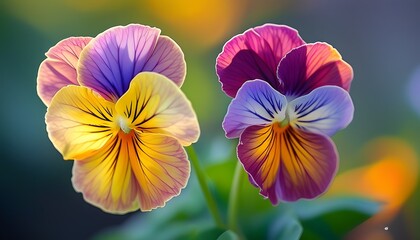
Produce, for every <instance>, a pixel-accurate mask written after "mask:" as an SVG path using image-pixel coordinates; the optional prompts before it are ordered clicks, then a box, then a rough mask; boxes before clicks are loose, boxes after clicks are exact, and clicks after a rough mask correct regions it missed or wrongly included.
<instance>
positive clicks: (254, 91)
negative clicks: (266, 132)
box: [223, 80, 287, 138]
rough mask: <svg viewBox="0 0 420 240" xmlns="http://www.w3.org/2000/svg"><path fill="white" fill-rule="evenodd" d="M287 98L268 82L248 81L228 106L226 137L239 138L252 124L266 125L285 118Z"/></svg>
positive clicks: (225, 122) (224, 126)
mask: <svg viewBox="0 0 420 240" xmlns="http://www.w3.org/2000/svg"><path fill="white" fill-rule="evenodd" d="M286 104H287V100H286V98H285V97H284V96H283V95H282V94H281V93H279V92H277V91H276V90H275V89H274V88H272V87H271V86H270V85H269V84H268V83H267V82H265V81H262V80H251V81H247V82H246V83H245V84H244V85H243V86H242V87H241V88H240V89H239V91H238V94H237V95H236V97H235V98H234V99H233V100H232V102H231V103H230V105H229V107H228V111H227V114H226V116H225V119H224V121H223V129H224V130H225V132H226V137H228V138H237V137H239V135H240V134H241V133H242V132H243V131H244V130H245V128H247V127H249V126H252V125H266V124H270V123H272V122H273V121H278V122H281V121H283V119H284V118H285V112H286Z"/></svg>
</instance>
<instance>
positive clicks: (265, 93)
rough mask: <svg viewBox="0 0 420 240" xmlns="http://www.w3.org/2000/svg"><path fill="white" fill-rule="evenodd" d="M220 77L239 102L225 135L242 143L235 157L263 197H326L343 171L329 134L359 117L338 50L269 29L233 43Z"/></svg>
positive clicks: (349, 76) (348, 71)
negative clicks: (339, 172)
mask: <svg viewBox="0 0 420 240" xmlns="http://www.w3.org/2000/svg"><path fill="white" fill-rule="evenodd" d="M216 71H217V75H218V77H219V80H220V82H221V84H222V89H223V91H224V92H225V93H226V94H227V95H228V96H230V97H232V98H234V99H233V100H232V102H231V103H230V105H229V108H228V111H227V114H226V116H225V119H224V121H223V129H224V130H225V132H226V136H227V137H228V138H239V144H238V148H237V154H238V158H239V160H240V161H241V163H242V165H243V167H244V168H245V170H246V172H247V173H248V175H249V177H250V180H251V182H252V183H253V184H254V185H256V186H257V187H259V188H260V194H261V195H263V196H265V197H267V198H269V199H270V201H271V202H272V203H273V204H277V203H278V201H279V200H282V201H296V200H298V199H301V198H306V199H312V198H315V197H317V196H319V195H320V194H322V193H324V192H325V191H326V189H327V188H328V186H329V185H330V183H331V181H332V179H333V177H334V176H335V174H336V171H337V167H338V154H337V150H336V147H335V145H334V143H333V142H332V141H331V139H330V136H332V135H333V134H335V133H336V132H337V131H339V130H341V129H343V128H345V127H346V126H347V125H348V124H349V123H350V122H351V120H352V118H353V112H354V108H353V103H352V100H351V98H350V95H349V94H348V90H349V88H350V83H351V81H352V79H353V70H352V68H351V66H350V65H349V64H347V63H346V62H344V61H343V60H342V58H341V56H340V54H339V53H338V52H337V50H336V49H334V48H333V47H332V46H330V45H328V44H327V43H319V42H318V43H313V44H306V43H305V42H304V41H303V40H302V39H301V38H300V36H299V34H298V32H297V31H296V30H295V29H292V28H290V27H288V26H283V25H274V24H265V25H263V26H260V27H256V28H252V29H249V30H247V31H246V32H245V33H243V34H239V35H237V36H235V37H233V38H232V39H231V40H229V41H228V42H227V43H226V44H225V46H224V48H223V51H222V52H221V53H220V54H219V56H218V58H217V63H216Z"/></svg>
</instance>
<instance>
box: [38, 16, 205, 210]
mask: <svg viewBox="0 0 420 240" xmlns="http://www.w3.org/2000/svg"><path fill="white" fill-rule="evenodd" d="M46 56H47V59H46V60H45V61H43V62H42V63H41V66H40V69H39V73H38V86H37V88H38V95H39V96H40V97H41V99H42V100H43V102H44V103H45V104H46V105H47V106H48V110H47V114H46V118H45V119H46V124H47V131H48V136H49V138H50V140H51V141H52V143H53V144H54V146H55V148H56V149H57V150H58V151H59V152H60V153H61V154H62V155H63V157H64V159H72V160H75V162H74V165H73V177H72V182H73V186H74V188H75V189H76V191H79V192H81V193H82V194H83V196H84V198H85V200H86V201H88V202H90V203H91V204H93V205H95V206H98V207H100V208H101V209H103V210H104V211H107V212H111V213H126V212H129V211H134V210H137V209H141V210H142V211H150V210H152V209H154V208H157V207H161V206H164V204H165V202H166V201H168V200H169V199H171V198H172V197H174V196H177V195H178V194H179V193H180V191H181V189H182V188H184V187H185V185H186V183H187V181H188V178H189V175H190V165H189V161H188V159H187V155H186V153H185V150H184V148H183V146H187V145H190V144H191V143H193V142H196V141H197V139H198V137H199V126H198V122H197V118H196V115H195V113H194V110H193V109H192V106H191V103H190V102H189V101H188V99H187V98H186V96H185V95H184V94H183V93H182V92H181V90H180V89H179V87H180V86H181V85H182V83H183V81H184V78H185V72H186V66H185V61H184V55H183V53H182V51H181V49H180V48H179V46H178V45H177V44H176V43H175V42H174V41H173V40H172V39H170V38H169V37H166V36H160V30H159V29H157V28H151V27H148V26H143V25H138V24H131V25H128V26H124V27H114V28H111V29H108V30H106V31H105V32H103V33H101V34H99V35H98V36H97V37H95V38H87V37H72V38H68V39H65V40H63V41H61V42H59V43H58V44H57V45H56V46H54V47H52V48H51V49H50V50H49V51H48V52H47V54H46Z"/></svg>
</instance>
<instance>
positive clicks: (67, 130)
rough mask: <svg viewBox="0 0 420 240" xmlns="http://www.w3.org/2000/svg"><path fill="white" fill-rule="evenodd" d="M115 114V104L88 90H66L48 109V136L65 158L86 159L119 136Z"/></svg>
mask: <svg viewBox="0 0 420 240" xmlns="http://www.w3.org/2000/svg"><path fill="white" fill-rule="evenodd" d="M113 111H114V104H113V103H111V102H108V101H106V100H104V99H103V98H102V97H101V96H99V95H98V94H96V93H94V92H93V91H92V90H90V89H88V88H86V87H82V86H67V87H64V88H62V89H61V90H60V91H58V92H57V94H56V95H55V96H54V98H53V99H52V101H51V105H50V107H49V108H48V110H47V114H46V117H45V121H46V124H47V131H48V136H49V138H50V140H51V142H52V143H53V144H54V146H55V148H57V150H58V151H59V152H60V153H61V154H62V155H63V157H64V159H74V158H82V157H86V156H87V155H89V154H90V153H91V152H92V151H94V150H97V149H99V148H101V147H102V146H103V145H104V144H105V143H106V142H108V140H109V139H110V138H111V137H112V136H113V135H114V134H115V129H116V128H115V124H113V122H112V121H113Z"/></svg>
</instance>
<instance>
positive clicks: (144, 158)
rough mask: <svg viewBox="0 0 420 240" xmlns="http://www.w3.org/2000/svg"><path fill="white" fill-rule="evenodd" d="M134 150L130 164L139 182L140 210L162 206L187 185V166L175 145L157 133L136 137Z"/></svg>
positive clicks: (187, 163)
mask: <svg viewBox="0 0 420 240" xmlns="http://www.w3.org/2000/svg"><path fill="white" fill-rule="evenodd" d="M135 149H136V151H131V152H130V162H131V164H132V165H131V166H132V168H133V171H134V175H135V176H136V178H137V181H138V183H139V191H140V208H141V210H143V211H150V210H152V209H154V208H157V207H163V206H164V205H165V202H166V201H168V200H169V199H171V198H172V197H174V196H177V195H178V194H179V193H180V191H181V189H182V188H184V187H185V185H186V184H187V181H188V178H189V176H190V164H189V161H188V160H187V155H186V153H185V150H184V148H183V147H182V146H181V144H179V142H178V141H177V140H176V139H174V138H172V137H168V136H165V135H160V134H150V133H143V134H136V148H135Z"/></svg>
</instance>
